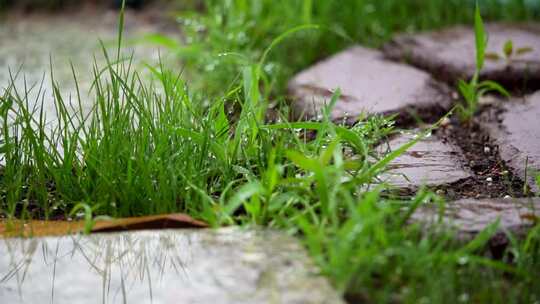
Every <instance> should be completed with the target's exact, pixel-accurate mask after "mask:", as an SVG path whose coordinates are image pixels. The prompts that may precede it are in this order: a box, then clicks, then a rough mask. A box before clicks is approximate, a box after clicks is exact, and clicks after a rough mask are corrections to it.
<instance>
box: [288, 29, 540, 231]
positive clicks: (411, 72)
mask: <svg viewBox="0 0 540 304" xmlns="http://www.w3.org/2000/svg"><path fill="white" fill-rule="evenodd" d="M486 29H487V31H488V32H489V35H490V36H489V37H490V41H489V46H488V52H489V53H490V54H488V57H489V58H490V59H488V60H487V61H486V68H485V70H484V71H483V73H482V78H483V79H490V80H495V81H498V82H501V83H502V84H504V85H506V86H507V89H509V90H510V91H512V92H513V93H515V94H517V95H520V94H522V93H523V92H531V91H534V90H535V89H540V24H527V25H525V24H520V25H519V24H518V25H516V24H514V25H509V24H489V25H487V26H486ZM509 40H511V41H512V44H513V54H512V56H511V57H509V58H505V56H504V52H503V46H504V44H505V43H506V42H507V41H509ZM474 67H475V46H474V32H473V31H472V29H471V28H465V27H455V28H450V29H446V30H442V31H436V32H431V33H424V34H419V35H402V36H398V37H396V38H395V39H394V40H393V41H391V42H390V43H388V44H387V45H385V46H384V47H383V54H381V53H380V52H379V51H377V50H371V49H366V48H363V47H361V46H355V47H353V48H351V49H348V50H345V51H343V52H341V53H338V54H336V55H335V56H333V57H331V58H329V59H326V60H324V61H322V62H320V63H318V64H316V65H314V66H313V67H311V68H308V69H307V70H305V71H303V72H301V73H299V74H298V75H297V76H296V77H294V78H293V79H292V80H291V81H290V83H289V90H290V93H291V100H292V106H293V108H294V110H295V113H297V117H300V118H308V119H318V118H319V117H318V113H319V112H320V110H321V108H322V107H323V106H324V105H325V104H327V103H328V102H329V100H330V98H331V96H332V94H333V92H335V91H336V90H337V89H338V88H339V89H340V90H341V92H342V97H341V99H339V100H338V102H337V104H336V107H335V109H334V111H333V113H332V118H333V119H334V120H335V121H337V122H342V121H343V118H344V117H345V116H347V117H346V118H347V119H346V122H347V123H350V124H352V123H354V122H355V119H357V117H358V115H359V114H361V113H369V114H378V115H387V114H390V113H398V116H397V117H398V119H397V123H398V125H401V126H403V127H409V128H411V127H412V128H416V127H417V126H416V124H415V123H414V120H413V121H412V122H411V119H407V117H413V118H414V117H416V118H427V119H429V118H431V120H432V121H433V120H436V119H438V118H440V117H442V114H443V113H444V110H445V109H449V108H450V107H451V106H452V105H454V104H456V103H457V102H459V100H458V99H459V98H456V97H459V96H458V95H457V94H456V92H454V91H452V90H451V89H449V88H448V87H447V86H446V85H444V84H442V83H439V82H437V80H438V81H442V82H445V83H448V84H452V85H453V84H455V83H456V82H457V80H458V79H462V78H463V79H468V78H469V77H470V76H472V74H473V73H474ZM435 79H437V80H435ZM485 100H488V99H485ZM484 107H485V108H487V110H488V111H485V112H489V113H496V115H494V116H495V118H491V119H487V120H482V119H480V117H481V116H482V115H479V117H478V118H477V119H476V120H475V121H474V122H473V126H469V127H470V128H473V127H474V126H479V127H477V128H476V129H474V130H473V129H471V130H469V131H468V132H459V134H460V135H459V136H466V137H467V138H465V139H468V137H470V139H471V140H468V141H467V142H471V143H472V142H475V143H477V142H479V141H480V142H481V141H484V142H485V145H481V147H480V150H478V151H475V150H471V149H469V147H467V149H466V150H467V153H465V152H464V151H463V149H464V147H461V146H459V145H456V144H457V143H458V142H454V143H452V141H456V140H458V141H459V140H460V138H459V136H448V134H450V135H453V134H454V133H455V134H458V133H457V132H456V129H461V130H463V128H467V126H463V125H459V123H457V122H450V123H451V125H450V126H449V127H446V126H445V127H444V132H436V133H435V135H434V136H432V137H431V138H428V139H427V140H424V141H421V142H419V143H417V144H416V145H415V146H414V147H412V148H411V149H410V150H409V151H408V152H407V153H405V154H404V155H402V156H401V157H399V158H398V159H396V160H394V161H393V162H392V163H391V164H390V166H389V171H388V172H385V173H384V174H382V175H381V176H379V178H380V180H381V181H383V182H387V183H389V184H390V185H392V186H394V187H397V188H407V189H410V188H413V189H414V188H418V187H420V186H422V185H427V186H431V187H432V188H439V187H440V186H444V187H443V188H444V189H449V188H450V190H451V192H452V193H459V194H458V198H459V195H462V198H463V199H464V200H458V201H455V202H449V211H451V213H447V214H446V215H445V217H444V218H443V219H444V221H448V222H454V224H455V227H457V228H458V231H461V232H463V233H476V232H478V231H480V230H481V229H482V228H484V227H485V225H486V224H489V223H490V222H492V221H494V220H496V219H497V217H498V216H501V217H502V218H501V224H502V227H503V228H509V229H510V230H515V231H517V230H519V229H518V228H524V227H528V226H529V225H530V224H531V223H532V222H534V221H537V219H538V213H537V212H536V211H534V210H538V207H540V206H539V202H538V199H536V200H533V201H532V203H531V206H534V207H536V209H533V211H531V212H529V213H526V214H528V215H527V216H528V217H526V218H521V217H520V215H519V214H521V213H523V212H525V211H524V210H525V209H523V208H522V207H520V209H518V211H519V212H521V213H519V212H518V213H519V214H518V213H516V212H514V211H512V210H514V209H512V208H513V206H514V204H512V202H515V201H516V200H513V199H512V200H507V199H505V200H501V199H496V198H495V199H491V200H488V201H482V200H475V199H474V198H475V197H479V196H486V195H487V196H488V197H493V195H494V194H492V193H490V192H491V191H492V189H499V190H500V189H503V190H502V191H500V193H501V194H500V195H501V197H502V196H506V193H514V194H515V195H517V196H518V197H519V196H524V193H523V192H522V190H521V189H518V191H513V190H515V189H510V188H511V187H512V186H511V185H510V184H512V185H513V184H514V181H504V174H505V173H504V172H500V169H501V168H508V170H510V171H511V173H512V174H514V175H515V176H517V177H518V178H520V179H521V180H522V181H524V182H526V183H527V185H528V186H529V188H530V189H532V191H533V192H537V193H538V192H539V190H540V189H539V188H538V185H537V184H536V183H535V181H534V177H535V175H534V172H540V92H537V93H533V94H531V95H528V96H526V97H524V98H512V99H511V100H507V101H504V102H503V103H502V106H501V105H500V103H491V104H486V105H484ZM411 113H413V114H411ZM300 114H301V115H300ZM452 128H453V130H454V131H452ZM479 131H482V132H479ZM415 132H416V133H418V131H412V133H415ZM410 133H411V132H409V134H405V135H398V136H397V137H394V138H393V139H391V140H389V141H388V142H385V143H382V144H381V145H380V146H379V148H378V151H379V152H383V151H389V150H394V149H396V148H397V147H399V146H400V145H402V144H404V143H405V142H407V141H408V140H410V139H412V138H413V137H412V136H413V135H410ZM482 134H487V135H488V136H489V138H478V136H479V135H480V136H483V135H482ZM473 136H474V138H473ZM463 139H464V138H461V140H463ZM460 144H461V145H462V144H463V143H460ZM458 146H459V147H458ZM491 147H495V148H496V150H495V151H493V150H492V148H491ZM471 153H474V154H476V155H475V159H476V160H477V161H478V158H481V157H482V156H481V155H484V156H485V157H486V158H488V157H492V156H493V154H495V156H497V157H499V158H494V159H495V160H497V159H500V160H502V162H504V163H496V164H493V159H491V158H490V159H491V160H490V161H487V162H482V163H483V164H484V165H486V164H487V165H490V164H491V165H496V166H497V167H496V168H495V167H493V168H483V167H480V168H479V167H478V165H477V164H474V161H473V160H472V159H469V158H470V157H471ZM526 160H527V164H528V166H527V168H525V163H526ZM498 162H500V161H498ZM471 166H472V167H474V168H475V171H474V172H473V171H472V170H469V169H468V167H471ZM494 174H495V175H497V181H494V178H492V177H491V175H494ZM499 175H501V177H500V178H499ZM486 176H487V177H486ZM494 182H498V183H499V184H498V186H497V187H492V183H494ZM475 183H476V184H475ZM478 183H480V184H478ZM505 183H508V184H509V185H508V186H506V187H509V189H508V190H509V191H508V192H506V191H504V188H505ZM452 187H467V188H471V190H472V191H454V190H452V189H451V188H452ZM521 188H523V187H521ZM475 191H476V192H478V191H481V192H482V193H477V194H476V195H474V194H475V193H474V192H475ZM471 192H472V193H471ZM484 192H485V193H484ZM469 193H471V194H473V195H474V196H472V197H469V196H467V195H470V194H469ZM503 193H504V194H503ZM463 195H464V196H463ZM518 202H524V201H523V200H518ZM522 211H523V212H522ZM435 216H436V213H430V211H428V209H421V211H419V212H418V213H417V214H416V215H415V217H414V218H415V219H417V220H422V221H425V220H426V219H432V218H433V217H435ZM518 219H522V221H520V220H518ZM523 219H524V220H523ZM526 219H529V220H528V221H527V220H526Z"/></svg>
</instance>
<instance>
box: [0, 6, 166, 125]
mask: <svg viewBox="0 0 540 304" xmlns="http://www.w3.org/2000/svg"><path fill="white" fill-rule="evenodd" d="M164 19H165V18H161V20H164ZM159 20H160V19H155V18H150V16H148V15H146V13H133V12H126V16H125V27H124V30H125V31H124V46H125V47H124V48H123V49H122V56H123V57H124V58H126V59H127V58H129V57H130V56H131V55H132V54H133V58H134V60H133V68H134V69H137V70H139V71H141V72H143V73H142V74H143V75H146V74H147V73H146V72H145V71H146V70H147V69H141V68H139V67H141V66H142V63H144V62H147V63H149V64H156V63H157V62H158V59H159V55H160V52H159V49H158V48H157V47H154V46H149V45H143V44H142V43H141V44H134V43H133V41H134V40H135V39H140V38H141V37H143V36H144V35H147V34H153V33H168V34H171V35H173V34H174V33H175V32H171V30H170V29H169V28H168V27H167V26H166V25H165V24H164V22H163V21H159ZM117 36H118V11H113V10H110V11H99V10H96V9H94V10H92V9H88V10H83V9H81V10H78V11H73V12H71V11H70V13H69V14H67V13H65V14H44V13H35V14H29V15H21V14H20V13H12V14H7V15H6V18H3V19H1V18H0V95H1V94H3V93H4V89H5V88H6V87H8V86H9V84H10V83H11V76H10V70H11V73H12V76H13V77H14V78H15V79H14V80H15V85H16V88H17V91H18V93H19V94H20V95H21V96H24V95H25V94H24V93H25V92H24V90H25V83H26V86H27V87H28V88H32V89H31V91H30V94H29V99H30V100H29V103H30V104H31V105H33V104H34V103H35V102H36V100H37V101H38V102H41V98H40V97H41V95H42V96H43V98H44V99H43V103H44V105H43V108H44V110H45V114H46V115H47V117H48V118H49V120H53V119H54V118H55V117H56V110H55V106H54V99H53V87H52V84H51V65H52V72H53V74H54V80H55V82H56V83H57V84H58V86H59V88H60V93H61V95H62V97H63V99H64V101H65V102H66V103H69V101H70V100H71V103H72V104H73V105H75V106H77V105H78V102H77V100H76V98H77V91H76V86H75V81H74V77H73V73H72V70H71V66H70V63H73V67H74V70H75V74H76V76H77V82H78V87H79V89H80V94H81V99H82V106H83V108H84V109H83V110H85V111H86V110H90V109H91V108H92V107H93V105H94V102H93V98H94V94H95V92H89V91H90V87H91V84H92V82H93V80H94V73H93V65H94V58H95V60H96V61H95V62H96V63H97V65H98V69H103V68H104V67H105V66H106V60H105V57H104V56H103V51H102V49H101V45H100V42H99V41H100V40H101V41H103V43H104V45H105V47H106V49H107V50H108V52H109V56H110V58H111V60H115V59H116V58H115V56H116V45H117V42H116V39H117ZM161 58H162V59H163V60H164V61H165V62H166V63H167V64H169V61H166V60H167V58H168V57H167V52H165V51H164V50H162V51H161ZM175 61H177V58H176V57H175ZM170 64H171V65H172V61H170ZM42 81H43V86H42V90H41V92H40V93H41V94H40V96H38V91H39V87H40V85H41V82H42Z"/></svg>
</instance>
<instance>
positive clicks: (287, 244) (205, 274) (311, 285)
mask: <svg viewBox="0 0 540 304" xmlns="http://www.w3.org/2000/svg"><path fill="white" fill-rule="evenodd" d="M0 299H1V302H2V303H216V304H217V303H231V304H232V303H235V304H241V303H299V304H300V303H328V304H333V303H343V302H342V300H341V298H340V296H339V295H338V294H337V293H336V292H335V291H334V290H333V289H332V288H331V287H330V285H329V284H328V282H327V281H326V279H324V278H322V277H321V276H319V275H318V274H317V271H316V269H315V268H314V267H313V264H312V263H311V262H310V260H309V259H308V257H307V255H306V253H305V251H304V250H303V248H302V246H301V244H300V243H299V242H298V241H297V240H295V239H294V238H292V237H289V236H287V235H284V234H282V233H279V232H276V231H267V230H241V229H239V228H224V229H219V230H159V231H139V232H129V233H127V232H125V233H113V234H93V235H89V236H80V235H78V236H65V237H55V238H52V237H49V238H33V239H21V238H11V239H3V240H0Z"/></svg>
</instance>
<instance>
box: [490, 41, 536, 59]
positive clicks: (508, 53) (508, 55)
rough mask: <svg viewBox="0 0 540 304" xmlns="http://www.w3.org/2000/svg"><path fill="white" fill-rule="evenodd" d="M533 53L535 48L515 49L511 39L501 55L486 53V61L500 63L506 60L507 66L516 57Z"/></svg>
mask: <svg viewBox="0 0 540 304" xmlns="http://www.w3.org/2000/svg"><path fill="white" fill-rule="evenodd" d="M532 51H533V48H531V47H529V46H523V47H519V48H515V46H514V42H512V40H511V39H509V40H507V41H506V42H505V43H504V46H503V49H502V52H501V54H498V53H493V52H490V53H486V59H488V60H493V61H499V60H501V59H504V60H505V61H506V63H507V64H510V63H511V62H512V61H513V60H514V59H515V58H516V57H518V56H521V55H524V54H527V53H530V52H532Z"/></svg>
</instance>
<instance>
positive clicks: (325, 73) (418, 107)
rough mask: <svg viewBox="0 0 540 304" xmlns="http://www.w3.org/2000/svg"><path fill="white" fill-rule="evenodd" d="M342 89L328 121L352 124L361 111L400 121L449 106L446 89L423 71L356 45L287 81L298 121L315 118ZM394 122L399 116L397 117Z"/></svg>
mask: <svg viewBox="0 0 540 304" xmlns="http://www.w3.org/2000/svg"><path fill="white" fill-rule="evenodd" d="M338 88H339V89H340V90H341V98H340V100H339V101H338V102H337V104H336V106H335V108H334V110H333V112H332V113H331V115H332V119H334V120H341V119H347V121H348V122H353V121H354V120H355V119H356V118H357V117H358V115H360V114H365V113H377V114H393V113H399V112H401V113H402V114H401V115H400V116H401V117H400V118H404V117H406V116H414V115H411V113H408V112H416V113H415V115H418V116H420V117H432V116H433V113H437V114H440V113H443V112H445V110H446V109H448V107H449V106H450V104H451V102H452V101H451V98H450V97H449V96H450V94H449V91H448V88H447V87H446V86H444V85H441V84H437V83H436V82H435V81H433V80H432V78H431V77H430V75H428V74H427V73H425V72H423V71H420V70H417V69H415V68H413V67H410V66H407V65H403V64H399V63H394V62H390V61H387V60H385V59H383V56H382V54H381V53H380V52H379V51H376V50H372V49H367V48H363V47H360V46H356V47H353V48H350V49H348V50H345V51H343V52H341V53H339V54H337V55H335V56H333V57H331V58H329V59H327V60H324V61H322V62H320V63H318V64H316V65H315V66H313V67H311V68H309V69H307V70H305V71H303V72H301V73H300V74H298V75H297V76H296V77H294V78H293V79H292V80H291V82H290V83H289V91H290V94H291V95H292V98H293V103H292V105H293V111H294V113H295V116H296V117H297V118H308V119H314V118H320V117H322V116H321V115H320V114H321V109H322V108H323V107H324V105H325V104H328V103H329V102H330V99H331V97H332V95H333V92H334V91H335V90H336V89H338ZM398 119H399V118H398Z"/></svg>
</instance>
